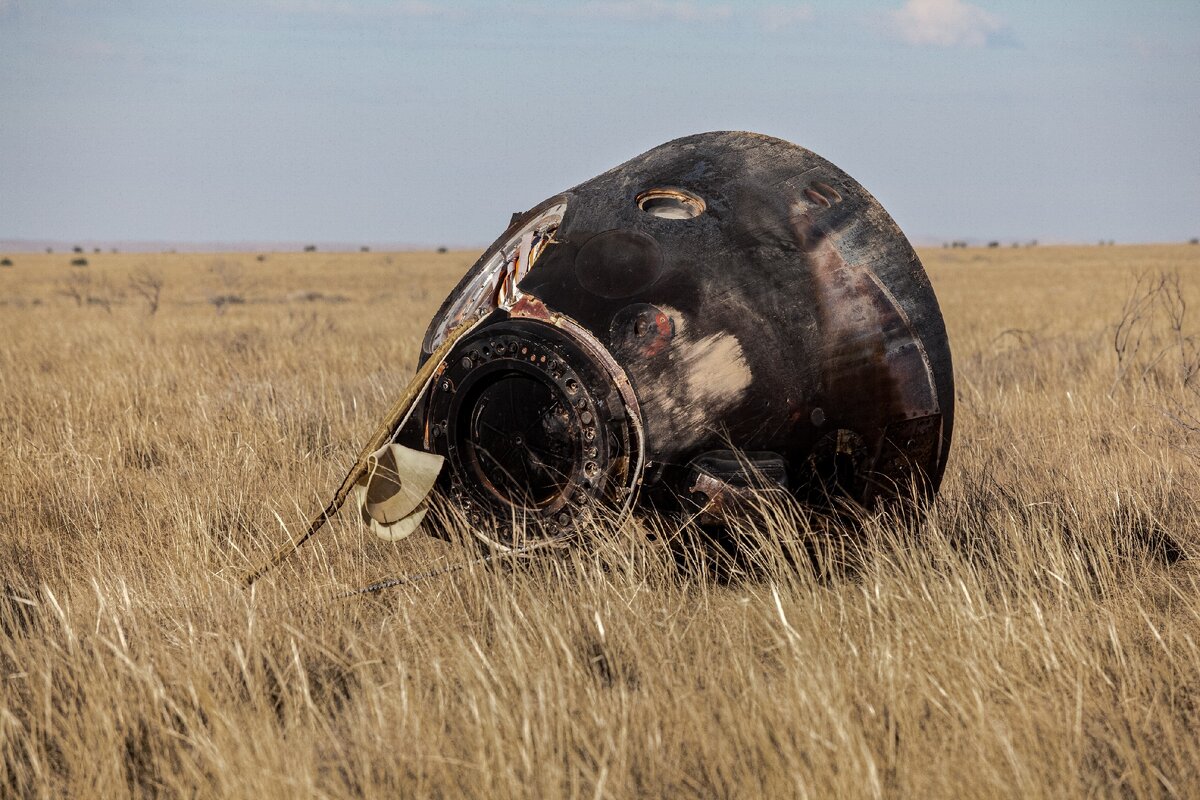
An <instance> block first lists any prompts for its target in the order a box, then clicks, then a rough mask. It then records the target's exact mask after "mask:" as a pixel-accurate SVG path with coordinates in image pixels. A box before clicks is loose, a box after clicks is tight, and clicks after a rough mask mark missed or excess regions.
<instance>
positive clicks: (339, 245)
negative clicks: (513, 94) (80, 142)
mask: <svg viewBox="0 0 1200 800" xmlns="http://www.w3.org/2000/svg"><path fill="white" fill-rule="evenodd" d="M909 241H910V242H911V243H912V244H913V246H914V247H923V248H936V247H952V246H955V245H957V246H959V247H963V246H965V247H987V246H992V247H997V246H998V247H1029V246H1047V247H1052V246H1068V247H1069V246H1087V245H1117V244H1121V245H1171V244H1196V243H1197V240H1196V239H1195V238H1192V239H1180V240H1175V241H1161V240H1157V241H1128V242H1126V241H1116V240H1113V239H1101V240H1097V241H1081V240H1078V239H1044V240H1039V239H1035V238H1029V239H1013V238H989V237H985V236H956V237H944V238H943V237H933V236H916V237H910V238H909ZM487 247H488V244H462V243H458V244H431V243H424V242H397V241H390V242H389V241H367V242H350V241H346V240H329V241H321V240H313V241H288V240H261V239H260V240H210V241H186V240H170V239H105V240H83V239H77V240H70V239H33V238H11V239H3V238H0V254H2V253H44V252H45V251H46V250H47V248H49V249H50V250H51V251H53V252H63V253H73V252H75V250H76V248H78V249H79V251H80V252H82V253H88V254H94V253H96V252H97V251H99V252H101V253H112V252H113V251H114V250H115V251H116V252H118V253H171V252H175V253H288V252H306V251H311V252H326V253H356V252H363V251H364V250H365V251H366V252H376V251H377V252H385V253H386V252H391V253H397V252H423V251H431V250H433V251H436V250H445V251H446V252H449V251H452V250H454V251H463V250H467V251H479V252H482V251H483V250H484V249H486V248H487Z"/></svg>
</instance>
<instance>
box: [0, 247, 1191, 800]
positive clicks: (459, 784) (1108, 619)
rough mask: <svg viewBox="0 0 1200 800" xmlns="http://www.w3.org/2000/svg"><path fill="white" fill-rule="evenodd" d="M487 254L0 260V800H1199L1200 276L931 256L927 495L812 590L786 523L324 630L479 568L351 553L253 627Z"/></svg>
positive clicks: (403, 550) (1156, 269) (434, 594)
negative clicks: (359, 589)
mask: <svg viewBox="0 0 1200 800" xmlns="http://www.w3.org/2000/svg"><path fill="white" fill-rule="evenodd" d="M474 255H475V254H473V253H453V252H452V253H448V254H444V255H438V254H421V253H411V254H376V253H360V254H352V255H351V254H345V255H339V254H325V253H319V252H318V253H303V254H270V255H267V256H265V257H264V258H263V260H258V259H257V258H256V257H255V256H254V255H245V254H227V255H213V254H189V255H183V254H180V255H117V254H101V255H88V256H87V259H88V261H89V262H90V263H89V264H88V265H87V266H85V267H73V266H71V265H70V261H71V259H72V258H74V257H75V256H72V255H62V254H54V255H44V254H38V255H23V254H9V256H10V258H11V259H12V261H13V266H12V267H0V438H2V439H3V442H4V446H3V448H2V449H0V579H2V580H3V582H4V584H5V586H4V588H5V596H4V598H2V600H3V602H2V604H0V627H2V630H0V634H2V638H0V680H2V683H0V753H2V754H3V759H2V760H3V768H2V771H0V796H18V797H20V796H29V797H63V796H71V797H120V796H127V795H132V796H150V795H163V796H189V797H253V798H257V799H258V800H267V798H275V797H280V798H283V797H288V798H292V797H383V796H392V797H457V796H470V797H510V796H528V797H567V796H570V797H576V796H579V797H760V796H770V797H792V796H795V797H812V798H828V797H920V798H927V797H948V798H949V797H996V796H1009V797H1068V796H1128V797H1164V796H1171V797H1197V796H1200V734H1198V733H1197V731H1200V570H1197V569H1196V568H1195V567H1194V566H1193V564H1194V563H1195V562H1193V561H1192V560H1191V559H1190V558H1189V557H1188V556H1189V555H1192V554H1195V555H1200V504H1198V499H1200V422H1198V420H1197V416H1200V376H1197V375H1196V372H1197V371H1198V370H1200V360H1198V359H1200V355H1198V353H1200V349H1198V346H1197V345H1198V343H1200V337H1198V338H1191V337H1193V336H1196V335H1197V334H1198V333H1200V310H1196V309H1197V306H1196V304H1197V303H1200V247H1197V246H1187V245H1179V246H1141V247H1124V246H1116V247H1080V248H1068V247H1036V248H1020V249H1008V248H1003V249H966V250H959V249H954V250H945V249H936V250H929V251H926V252H924V253H923V254H922V255H923V257H924V259H925V262H926V266H927V267H928V269H929V272H930V275H931V277H932V279H933V283H934V286H935V289H936V290H937V292H938V295H939V298H940V300H941V303H942V308H943V311H944V313H945V316H946V320H947V324H948V327H949V331H950V337H951V339H950V341H951V346H952V349H953V352H954V357H955V368H956V376H957V385H958V420H957V427H956V431H955V443H954V447H953V450H952V453H951V460H950V464H949V468H948V470H947V478H946V482H945V484H944V486H943V491H942V493H941V495H940V498H939V500H938V502H937V504H936V506H935V508H934V509H933V511H932V513H931V515H930V517H929V518H928V520H927V521H926V524H925V525H924V526H923V527H921V528H920V529H916V530H913V529H904V528H903V527H901V526H899V524H898V523H895V522H889V521H887V520H882V519H879V520H868V521H867V524H866V529H865V531H864V533H863V534H862V537H861V540H860V541H858V542H856V543H852V544H851V545H850V546H849V549H848V550H847V551H846V552H845V553H844V554H843V557H842V558H841V560H840V561H839V562H838V564H839V565H838V566H836V567H830V569H829V570H827V571H826V572H824V573H821V574H814V572H813V571H810V570H799V571H797V570H795V569H789V568H787V567H784V566H781V564H783V563H785V560H784V559H782V558H780V557H779V556H780V555H781V553H782V552H783V551H785V550H787V549H788V548H790V547H792V546H794V545H795V544H796V543H797V542H803V541H804V540H805V539H806V538H808V537H811V536H813V534H812V533H811V531H810V529H809V528H808V527H807V524H806V520H805V519H804V517H803V515H802V514H799V513H797V512H796V510H794V509H786V508H779V509H771V510H768V511H764V513H763V514H762V515H761V518H759V519H756V520H755V521H754V526H755V529H756V530H757V531H758V532H759V533H760V534H761V535H762V538H763V540H764V541H763V542H762V548H761V549H762V551H763V556H762V564H761V565H760V568H759V569H758V570H757V574H756V575H755V576H754V577H753V578H744V579H734V580H732V581H727V582H718V581H715V580H712V579H710V578H709V577H707V576H706V575H705V574H704V573H703V571H691V572H680V571H678V570H676V569H674V568H673V566H672V562H671V558H670V555H669V552H668V551H667V547H666V545H665V544H664V543H663V541H662V540H661V539H658V540H655V541H649V540H648V539H647V537H646V536H645V535H644V529H643V526H642V525H641V524H639V523H629V524H627V525H626V526H625V527H624V529H622V530H620V531H616V532H609V533H604V534H599V533H598V534H597V536H596V541H595V544H594V546H593V547H591V548H589V549H587V550H584V549H577V550H575V551H573V552H572V553H570V554H569V555H567V556H563V557H554V558H542V559H537V560H529V561H525V562H521V563H517V564H509V565H504V566H490V567H483V568H477V569H474V570H471V571H468V572H462V573H457V574H455V575H452V576H445V577H440V578H435V579H432V580H428V581H425V582H422V583H419V584H417V585H415V586H410V587H405V588H398V589H394V590H391V591H389V592H386V593H383V594H380V595H377V596H371V597H366V598H361V599H355V600H350V601H337V602H328V601H326V599H325V598H327V597H329V596H330V595H331V594H332V593H333V592H335V591H338V590H343V589H347V588H352V587H355V586H360V585H364V584H366V583H368V582H370V581H372V580H375V579H378V578H381V577H385V576H390V575H398V574H404V573H409V572H414V571H422V570H425V569H428V568H430V567H434V566H437V565H441V564H448V563H453V562H457V561H459V560H461V559H462V557H463V555H464V553H465V550H464V548H463V547H462V546H459V545H453V544H446V543H442V542H437V541H433V540H429V539H421V540H419V541H418V540H410V541H407V542H402V543H399V544H387V543H384V542H381V541H378V540H376V539H374V538H373V537H371V536H370V535H369V534H368V533H367V532H366V531H365V530H364V529H363V528H362V527H361V526H360V525H359V524H358V523H357V521H355V519H354V515H352V514H346V515H344V518H339V519H337V520H335V521H334V522H333V523H332V524H331V525H330V526H329V528H328V529H327V530H326V531H324V532H323V533H322V534H320V535H319V536H318V537H317V538H316V539H315V540H314V541H313V542H312V543H311V544H310V545H309V546H308V547H306V549H304V550H302V551H301V552H300V553H299V554H298V555H297V556H296V557H294V558H293V559H292V560H291V561H290V562H288V563H287V564H286V565H285V566H284V567H283V568H281V569H279V570H278V571H276V572H275V573H272V574H271V575H270V576H268V577H267V578H265V579H264V580H263V581H261V582H260V583H259V584H258V585H257V586H256V587H255V589H254V590H253V591H252V592H248V591H246V590H245V589H244V588H243V587H242V586H241V584H240V583H239V577H240V575H241V574H242V571H243V570H244V569H245V568H247V567H248V566H249V565H250V564H251V563H253V562H256V561H258V560H259V559H261V558H262V557H263V556H264V555H265V554H266V552H267V551H268V550H269V549H270V548H272V547H273V546H275V545H276V544H278V543H280V542H281V541H283V540H284V539H285V536H286V534H285V531H284V527H283V526H284V525H286V526H288V528H289V529H295V528H297V527H298V526H300V525H301V524H302V522H303V520H304V518H305V517H306V516H307V515H309V514H311V513H312V512H313V511H315V510H316V509H317V508H318V507H319V505H320V504H322V503H323V501H324V500H325V499H326V494H327V493H328V492H329V491H330V490H331V489H332V488H333V487H334V486H335V485H336V483H337V481H338V480H339V479H340V478H341V476H342V474H343V472H344V470H345V468H346V467H347V466H348V465H349V464H350V462H351V461H352V460H353V457H354V455H355V453H356V452H357V449H358V447H359V445H360V443H361V442H362V441H363V440H364V439H365V438H366V436H368V435H369V434H370V433H371V432H372V430H373V429H374V427H375V425H376V424H377V423H378V421H379V420H380V418H381V417H382V416H383V413H384V411H385V410H386V408H387V406H388V405H389V403H390V402H391V400H392V399H393V398H394V397H395V396H396V395H397V393H398V392H399V391H400V390H401V388H402V387H403V386H404V384H405V383H406V381H407V378H408V376H409V375H410V374H411V371H412V369H413V368H414V365H415V360H416V354H417V347H418V343H419V340H420V336H421V334H422V332H423V330H424V327H425V324H426V322H427V320H428V319H429V317H430V315H431V314H432V312H433V311H434V310H435V309H436V307H437V305H438V303H439V302H440V301H441V299H442V297H443V296H444V295H445V293H446V292H447V291H448V290H449V289H450V287H451V286H452V285H453V284H454V282H455V281H456V280H457V278H458V277H459V275H460V274H461V273H462V271H463V270H464V269H465V268H466V267H467V266H468V265H469V263H470V262H471V261H472V260H473V258H474ZM1138 275H1145V278H1143V280H1142V281H1141V282H1140V284H1139V283H1138V281H1137V276H1138ZM1160 278H1165V281H1160ZM1176 279H1178V284H1176V282H1175V281H1176ZM155 284H159V285H160V288H159V295H158V299H157V308H156V309H155V310H154V311H153V313H152V308H153V307H154V305H155V302H154V294H155V290H154V286H155ZM1176 289H1178V291H1176ZM1139 298H1142V299H1144V302H1140V303H1139V302H1137V301H1138V299H1139ZM1188 300H1190V301H1191V302H1192V304H1193V305H1192V306H1191V307H1188V306H1187V305H1186V301H1188ZM1181 303H1182V305H1181ZM1181 309H1182V311H1181ZM841 545H842V546H845V543H844V542H843V543H841ZM815 547H816V549H817V550H818V551H820V552H827V554H828V555H829V558H827V559H826V560H825V561H824V562H823V563H827V564H833V563H834V561H833V558H832V556H833V553H834V547H833V543H827V540H825V539H822V540H820V541H818V542H817V543H816V545H815Z"/></svg>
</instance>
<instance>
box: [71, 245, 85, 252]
mask: <svg viewBox="0 0 1200 800" xmlns="http://www.w3.org/2000/svg"><path fill="white" fill-rule="evenodd" d="M71 252H72V253H82V252H83V248H82V247H80V246H79V245H75V246H74V247H72V248H71Z"/></svg>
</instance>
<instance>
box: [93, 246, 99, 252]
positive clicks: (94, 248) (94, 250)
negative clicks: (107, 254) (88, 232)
mask: <svg viewBox="0 0 1200 800" xmlns="http://www.w3.org/2000/svg"><path fill="white" fill-rule="evenodd" d="M92 252H93V253H99V252H100V248H99V247H93V248H92Z"/></svg>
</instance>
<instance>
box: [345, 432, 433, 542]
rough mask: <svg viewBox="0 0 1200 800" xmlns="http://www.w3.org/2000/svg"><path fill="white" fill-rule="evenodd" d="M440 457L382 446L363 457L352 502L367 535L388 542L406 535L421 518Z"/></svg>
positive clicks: (395, 445) (409, 449)
mask: <svg viewBox="0 0 1200 800" xmlns="http://www.w3.org/2000/svg"><path fill="white" fill-rule="evenodd" d="M444 460H445V459H444V458H443V457H442V456H439V455H435V454H433V453H425V452H422V451H420V450H413V449H411V448H408V447H402V446H401V445H398V444H386V445H384V446H383V447H381V448H380V449H378V450H376V451H375V452H374V453H372V454H371V455H370V456H368V457H367V472H366V474H365V475H363V477H362V478H360V479H359V480H358V482H357V483H356V484H355V485H354V499H355V500H357V501H358V507H359V510H360V512H361V514H362V517H363V522H365V523H366V524H367V525H368V526H369V527H370V529H371V531H372V532H373V533H374V534H375V535H376V536H378V537H379V538H381V539H385V540H387V541H389V542H394V541H398V540H400V539H403V538H405V537H406V536H408V535H410V534H411V533H412V532H413V531H415V530H416V529H417V527H418V526H419V525H420V524H421V521H422V520H423V519H424V518H425V512H426V511H427V510H428V506H427V504H426V503H425V500H426V498H427V497H428V496H429V493H430V492H431V491H432V490H433V485H434V483H435V482H436V481H437V477H438V473H439V472H441V469H442V462H443V461H444Z"/></svg>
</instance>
